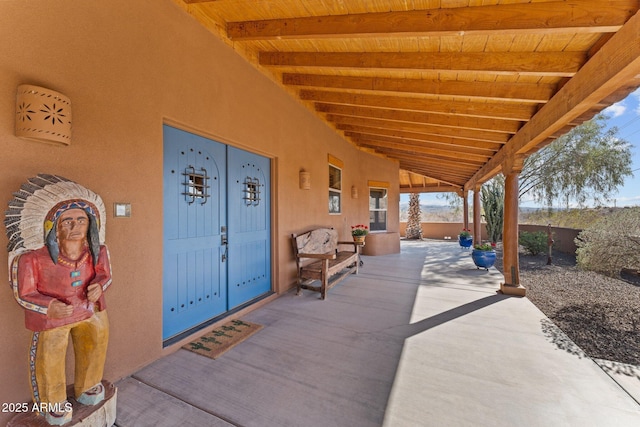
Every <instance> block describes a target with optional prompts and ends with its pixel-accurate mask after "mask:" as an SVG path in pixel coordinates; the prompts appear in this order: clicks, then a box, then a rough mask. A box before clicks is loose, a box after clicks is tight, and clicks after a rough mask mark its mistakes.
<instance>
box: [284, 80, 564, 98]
mask: <svg viewBox="0 0 640 427" xmlns="http://www.w3.org/2000/svg"><path fill="white" fill-rule="evenodd" d="M282 83H283V84H285V85H290V86H307V87H323V88H338V89H355V90H370V91H387V92H407V93H419V94H431V95H448V96H456V97H463V98H465V99H466V98H483V99H489V100H500V101H513V102H533V103H544V102H547V101H548V100H549V99H551V97H552V96H553V94H554V93H555V90H556V87H555V85H553V84H532V83H509V82H493V83H490V84H489V83H486V82H477V83H475V82H462V81H439V80H427V79H403V78H390V77H386V78H383V77H355V76H328V75H321V74H292V73H283V74H282Z"/></svg>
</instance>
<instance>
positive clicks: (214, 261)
mask: <svg viewBox="0 0 640 427" xmlns="http://www.w3.org/2000/svg"><path fill="white" fill-rule="evenodd" d="M225 167H226V147H225V146H224V145H222V144H218V143H215V142H213V141H210V140H208V139H206V138H202V137H200V136H197V135H193V134H190V133H188V132H184V131H181V130H178V129H175V128H172V127H169V126H165V127H164V250H163V253H164V272H163V328H162V329H163V339H167V338H170V337H172V336H174V335H176V334H178V333H180V332H182V331H185V330H187V329H189V328H191V327H193V326H195V325H198V324H200V323H202V322H204V321H206V320H208V319H211V318H212V317H215V316H216V315H218V314H221V313H224V312H225V311H226V310H227V295H226V282H227V278H226V271H227V270H226V265H224V263H223V261H222V253H223V251H222V250H221V249H222V245H221V231H220V230H221V226H222V224H226V204H225V203H226V201H225V199H224V197H221V196H223V195H224V191H222V189H224V188H225V186H226V183H225V181H226V171H225V169H224V168H225ZM205 187H206V188H205ZM221 284H224V286H221Z"/></svg>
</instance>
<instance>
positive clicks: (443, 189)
mask: <svg viewBox="0 0 640 427" xmlns="http://www.w3.org/2000/svg"><path fill="white" fill-rule="evenodd" d="M458 191H460V187H459V186H456V185H451V184H448V185H438V186H431V185H429V186H415V187H402V186H400V194H407V193H457V192H458Z"/></svg>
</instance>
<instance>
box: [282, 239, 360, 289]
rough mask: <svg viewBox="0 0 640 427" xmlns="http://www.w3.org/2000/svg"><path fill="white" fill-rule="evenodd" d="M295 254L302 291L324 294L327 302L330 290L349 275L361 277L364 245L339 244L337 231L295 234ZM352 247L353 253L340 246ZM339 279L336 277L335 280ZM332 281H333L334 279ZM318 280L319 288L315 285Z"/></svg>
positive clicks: (293, 241)
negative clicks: (359, 274) (361, 252)
mask: <svg viewBox="0 0 640 427" xmlns="http://www.w3.org/2000/svg"><path fill="white" fill-rule="evenodd" d="M291 238H292V243H293V252H294V254H295V257H296V266H297V268H298V292H297V295H300V293H301V292H302V289H309V290H312V291H315V292H320V298H321V299H325V298H326V297H327V292H328V291H329V289H331V288H332V287H334V286H335V285H336V284H338V283H339V282H341V281H342V280H343V279H345V278H346V277H347V276H348V275H349V274H351V273H353V274H358V265H359V263H360V246H362V245H363V243H356V242H353V241H351V242H339V241H338V232H337V231H336V230H334V229H333V228H318V229H315V230H311V231H308V232H306V233H303V234H299V235H297V234H292V235H291ZM346 245H348V246H351V248H352V250H351V251H339V250H338V248H339V246H346ZM333 276H336V277H333ZM330 279H331V280H330ZM316 280H319V281H320V284H319V285H313V284H312V283H313V282H314V281H316Z"/></svg>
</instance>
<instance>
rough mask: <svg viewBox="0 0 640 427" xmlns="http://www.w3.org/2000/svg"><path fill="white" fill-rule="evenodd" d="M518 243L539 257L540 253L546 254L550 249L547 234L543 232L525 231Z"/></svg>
mask: <svg viewBox="0 0 640 427" xmlns="http://www.w3.org/2000/svg"><path fill="white" fill-rule="evenodd" d="M518 243H520V245H522V247H524V250H525V251H527V253H530V254H531V255H538V254H539V253H543V252H546V251H547V249H548V248H549V245H548V242H547V233H545V232H543V231H535V232H532V233H530V232H528V231H523V232H521V233H520V237H519V239H518Z"/></svg>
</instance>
